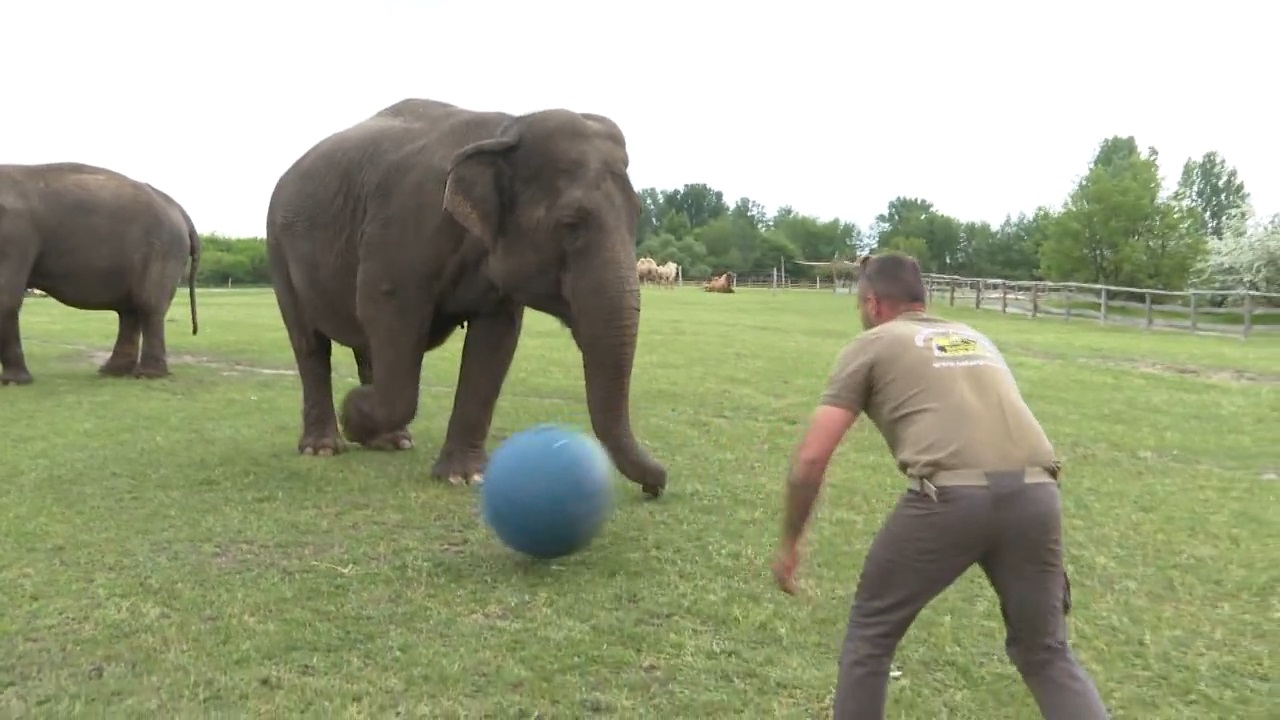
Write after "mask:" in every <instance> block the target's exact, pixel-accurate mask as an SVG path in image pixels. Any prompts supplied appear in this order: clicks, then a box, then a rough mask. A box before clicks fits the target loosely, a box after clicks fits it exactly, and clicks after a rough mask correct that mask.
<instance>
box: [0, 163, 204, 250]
mask: <svg viewBox="0 0 1280 720" xmlns="http://www.w3.org/2000/svg"><path fill="white" fill-rule="evenodd" d="M12 168H18V169H17V170H16V171H13V170H11V169H12ZM0 174H4V175H7V177H6V180H7V182H6V183H5V186H6V193H5V195H6V196H7V201H6V204H7V205H9V206H10V208H11V209H18V210H20V211H22V212H23V213H24V214H25V215H26V216H27V218H28V219H29V221H30V222H31V224H32V226H33V227H34V229H35V230H36V231H37V232H38V233H39V234H40V235H41V237H42V241H43V242H44V243H45V244H46V245H48V244H49V243H58V242H71V243H75V244H77V245H81V244H82V243H85V242H94V243H99V244H110V243H113V242H137V240H136V239H135V238H140V237H148V238H152V239H154V240H155V241H163V240H164V239H167V236H168V235H171V234H173V233H172V232H169V231H175V232H177V233H178V235H179V236H181V237H183V238H185V236H186V227H185V223H182V222H180V218H178V219H179V222H174V220H175V217H176V216H175V214H174V213H173V212H172V211H171V208H170V207H169V203H168V202H166V199H165V198H164V197H161V196H159V195H157V194H156V193H155V192H153V190H152V187H151V186H150V185H148V184H147V183H144V182H141V181H138V180H134V179H133V178H131V177H129V176H127V175H124V174H123V173H120V172H116V171H114V170H109V169H107V168H101V167H97V166H94V165H86V164H84V163H74V162H65V163H46V164H42V165H26V166H5V167H0ZM166 197H167V196H166ZM82 236H84V237H82Z"/></svg>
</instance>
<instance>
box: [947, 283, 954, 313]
mask: <svg viewBox="0 0 1280 720" xmlns="http://www.w3.org/2000/svg"><path fill="white" fill-rule="evenodd" d="M948 284H949V285H950V286H951V302H950V303H949V304H950V305H951V307H955V306H956V281H955V280H950V281H948Z"/></svg>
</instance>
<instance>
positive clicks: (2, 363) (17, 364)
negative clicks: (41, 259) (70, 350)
mask: <svg viewBox="0 0 1280 720" xmlns="http://www.w3.org/2000/svg"><path fill="white" fill-rule="evenodd" d="M5 220H6V219H5V209H4V206H3V205H0V385H27V384H30V383H31V380H32V379H31V372H30V371H28V370H27V359H26V355H25V354H23V352H22V334H21V333H20V332H19V328H18V313H19V311H21V310H22V298H23V295H25V294H26V291H27V282H28V281H29V280H30V278H31V266H32V265H33V264H34V263H35V245H34V244H30V245H31V246H30V247H28V246H27V245H28V243H23V242H21V237H20V236H9V237H6V227H5Z"/></svg>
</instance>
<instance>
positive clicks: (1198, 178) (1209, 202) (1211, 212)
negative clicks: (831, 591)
mask: <svg viewBox="0 0 1280 720" xmlns="http://www.w3.org/2000/svg"><path fill="white" fill-rule="evenodd" d="M1173 196H1174V199H1175V200H1176V201H1177V202H1178V203H1179V204H1180V205H1182V206H1183V207H1184V208H1186V209H1187V211H1188V212H1191V213H1193V214H1194V215H1193V217H1194V223H1195V228H1196V230H1197V231H1198V232H1199V234H1200V235H1201V236H1203V237H1204V238H1206V239H1213V240H1219V241H1220V240H1222V239H1223V238H1224V237H1225V235H1226V234H1227V232H1228V231H1229V227H1228V224H1229V223H1230V221H1231V217H1232V215H1233V213H1235V212H1236V211H1238V210H1240V209H1241V208H1243V207H1245V206H1246V205H1247V204H1248V203H1249V192H1248V191H1247V190H1245V188H1244V182H1242V181H1241V180H1240V176H1239V174H1238V173H1237V172H1236V169H1235V168H1233V167H1230V166H1229V165H1227V162H1226V160H1224V159H1223V158H1222V156H1221V155H1219V154H1218V153H1217V152H1216V151H1210V152H1207V153H1205V154H1204V156H1203V157H1201V158H1200V159H1199V160H1195V159H1188V160H1187V162H1186V163H1185V164H1183V166H1182V176H1181V177H1180V178H1179V180H1178V188H1177V190H1175V191H1174V195H1173Z"/></svg>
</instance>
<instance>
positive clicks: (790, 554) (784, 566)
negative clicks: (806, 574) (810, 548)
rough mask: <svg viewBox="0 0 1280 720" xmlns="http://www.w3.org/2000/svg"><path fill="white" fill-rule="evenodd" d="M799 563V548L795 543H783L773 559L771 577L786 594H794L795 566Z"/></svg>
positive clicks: (795, 587) (795, 588)
mask: <svg viewBox="0 0 1280 720" xmlns="http://www.w3.org/2000/svg"><path fill="white" fill-rule="evenodd" d="M799 565H800V550H799V549H798V548H797V547H796V546H795V545H790V544H787V543H783V545H782V546H781V547H779V548H778V552H777V554H776V555H775V556H774V559H773V566H772V569H773V579H774V582H776V583H778V588H779V589H781V590H782V592H784V593H786V594H788V595H795V594H796V590H797V589H798V588H797V586H796V580H795V575H796V568H797V567H799Z"/></svg>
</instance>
